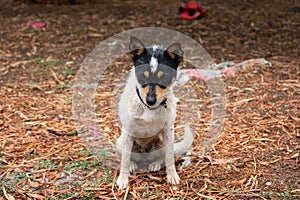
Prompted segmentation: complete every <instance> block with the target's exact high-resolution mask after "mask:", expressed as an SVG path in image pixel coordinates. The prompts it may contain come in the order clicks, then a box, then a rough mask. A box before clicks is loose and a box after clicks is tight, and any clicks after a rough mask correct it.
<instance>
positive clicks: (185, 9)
mask: <svg viewBox="0 0 300 200" xmlns="http://www.w3.org/2000/svg"><path fill="white" fill-rule="evenodd" d="M179 13H180V17H181V18H182V19H185V20H191V19H200V18H202V17H204V16H205V15H206V9H205V8H204V7H203V6H201V5H199V6H198V5H197V3H196V2H195V1H189V2H187V3H181V5H180V7H179Z"/></svg>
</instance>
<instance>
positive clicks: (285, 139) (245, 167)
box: [0, 0, 300, 199]
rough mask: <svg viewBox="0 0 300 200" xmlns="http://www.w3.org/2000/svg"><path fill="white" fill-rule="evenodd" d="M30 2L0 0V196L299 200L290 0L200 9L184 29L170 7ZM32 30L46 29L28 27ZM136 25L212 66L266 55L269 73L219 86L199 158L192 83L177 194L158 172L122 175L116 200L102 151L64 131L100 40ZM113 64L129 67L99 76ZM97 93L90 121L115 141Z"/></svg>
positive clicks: (298, 102) (116, 131) (251, 71)
mask: <svg viewBox="0 0 300 200" xmlns="http://www.w3.org/2000/svg"><path fill="white" fill-rule="evenodd" d="M32 2H33V1H10V0H6V1H4V3H2V4H1V9H0V17H1V21H0V25H1V30H0V35H1V36H0V85H1V89H0V198H1V199H299V198H300V167H299V166H300V165H299V159H300V155H299V152H300V110H299V107H300V83H299V79H300V68H299V44H300V38H299V35H300V30H299V23H300V22H299V19H300V16H299V15H300V4H299V3H297V1H292V0H289V1H279V0H277V1H269V0H266V1H256V0H254V1H235V0H228V1H221V0H207V1H203V2H202V3H203V4H204V6H205V7H206V8H207V9H208V13H207V16H205V17H204V18H203V19H201V20H195V21H183V20H181V19H180V18H179V16H178V13H177V11H178V6H179V5H180V1H177V2H176V1H172V2H171V1H132V0H124V1H118V0H116V1H106V0H103V1H100V0H99V1H96V0H95V1H92V0H90V1H88V0H77V4H75V5H69V1H67V0H65V1H55V0H49V1H42V0H37V1H36V3H32ZM36 21H39V22H45V23H46V26H45V27H43V28H34V27H31V26H28V22H36ZM145 26H156V27H166V28H170V29H174V30H177V31H180V32H182V33H184V34H186V35H188V36H190V37H192V38H193V39H195V40H196V41H198V42H199V43H200V44H201V45H202V46H203V47H204V48H205V49H206V50H207V52H208V53H209V54H210V55H211V57H212V58H213V60H214V61H215V62H216V63H220V62H224V61H234V62H241V61H244V60H246V59H252V58H265V59H267V60H268V61H270V62H271V63H272V66H265V65H259V64H255V65H252V66H250V67H248V68H247V69H245V70H241V71H239V72H238V73H236V74H235V75H234V76H230V77H225V78H224V79H223V81H224V85H225V94H226V119H225V122H224V129H223V133H222V134H221V136H220V137H219V138H218V140H217V141H216V143H215V144H214V145H213V146H212V147H211V150H210V151H209V152H208V153H207V154H206V155H204V156H199V151H200V149H201V147H200V145H199V144H201V134H202V133H203V132H205V131H206V128H207V127H206V126H207V123H208V122H209V118H210V108H211V103H210V98H209V94H208V93H207V88H206V86H205V83H204V82H203V84H202V85H199V86H196V87H197V91H199V98H200V102H201V105H202V107H201V111H202V112H201V118H199V122H198V123H197V124H198V126H197V127H198V128H197V132H195V136H196V137H195V141H194V144H193V147H192V148H191V152H193V154H192V155H190V158H191V163H190V165H188V166H185V167H182V161H183V157H179V158H177V160H176V167H177V170H178V173H179V176H180V177H181V182H180V184H179V185H176V186H172V185H169V184H168V183H167V182H166V174H165V172H164V170H161V171H159V172H155V173H133V174H132V176H131V177H130V187H129V188H127V190H124V191H120V190H118V189H117V187H116V185H115V183H114V182H115V180H116V178H117V176H118V165H116V166H114V168H109V167H107V166H106V165H104V164H103V163H104V161H103V159H109V158H107V155H106V152H105V151H103V152H102V154H100V156H99V154H97V155H98V156H95V154H93V153H92V152H91V151H90V149H89V148H87V147H86V143H85V142H83V141H82V140H81V137H80V134H81V133H80V132H79V133H78V132H77V133H76V132H75V128H76V127H75V125H74V119H73V117H72V94H73V93H72V86H73V84H74V79H75V76H76V72H77V71H78V70H79V68H80V65H81V63H82V61H83V59H84V58H85V57H87V55H88V54H89V52H90V51H91V50H92V49H93V48H94V47H95V46H96V45H97V44H98V43H99V42H101V41H102V40H104V39H106V38H108V37H110V36H113V35H114V34H116V33H119V32H121V31H124V30H128V29H132V28H137V27H145ZM123 65H124V66H126V67H127V68H126V67H125V68H124V69H128V66H130V63H129V60H128V59H120V60H118V61H116V62H115V63H114V65H113V66H118V67H115V68H114V67H112V68H111V69H112V70H111V72H109V73H108V74H107V77H114V76H115V75H116V74H117V73H118V72H119V71H120V70H115V71H113V69H120V66H123ZM121 71H122V70H121ZM122 73H124V71H122ZM109 75H111V76H109ZM103 81H105V80H103ZM111 87H113V83H110V85H109V87H108V88H111ZM97 90H98V94H97V97H96V101H97V102H98V107H97V108H96V111H97V116H99V118H101V119H105V120H102V121H101V120H99V124H100V126H101V127H102V128H103V132H104V133H105V134H106V136H107V137H109V138H110V139H111V140H112V141H113V142H115V140H116V138H117V137H118V136H119V135H120V126H119V122H118V120H117V119H115V118H114V117H113V114H112V113H111V110H112V107H114V106H117V103H115V104H113V103H112V101H110V100H108V99H111V98H112V94H111V92H110V91H111V90H107V91H105V88H104V89H103V88H101V87H99V88H98V89H97ZM179 114H180V113H179ZM48 129H51V130H56V131H58V132H52V131H49V130H48ZM64 134H67V135H64ZM101 155H102V156H101Z"/></svg>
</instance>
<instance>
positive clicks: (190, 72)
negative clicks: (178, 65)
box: [186, 69, 206, 79]
mask: <svg viewBox="0 0 300 200" xmlns="http://www.w3.org/2000/svg"><path fill="white" fill-rule="evenodd" d="M186 74H187V75H189V76H192V77H194V78H196V79H206V76H205V75H203V74H201V73H200V72H199V71H198V70H196V69H187V70H186Z"/></svg>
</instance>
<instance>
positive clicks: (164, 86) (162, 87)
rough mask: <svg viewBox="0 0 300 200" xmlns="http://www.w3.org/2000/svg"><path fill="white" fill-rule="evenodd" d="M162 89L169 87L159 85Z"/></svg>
mask: <svg viewBox="0 0 300 200" xmlns="http://www.w3.org/2000/svg"><path fill="white" fill-rule="evenodd" d="M158 86H159V87H160V88H161V89H166V88H167V87H166V86H164V85H160V84H159V85H158Z"/></svg>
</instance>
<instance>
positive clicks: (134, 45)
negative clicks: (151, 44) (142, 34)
mask: <svg viewBox="0 0 300 200" xmlns="http://www.w3.org/2000/svg"><path fill="white" fill-rule="evenodd" d="M129 50H130V52H129V55H130V57H131V58H134V57H136V56H140V55H142V53H144V52H145V51H146V48H145V45H144V44H143V43H142V42H141V41H140V40H139V39H138V38H136V37H134V36H131V37H130V43H129Z"/></svg>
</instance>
